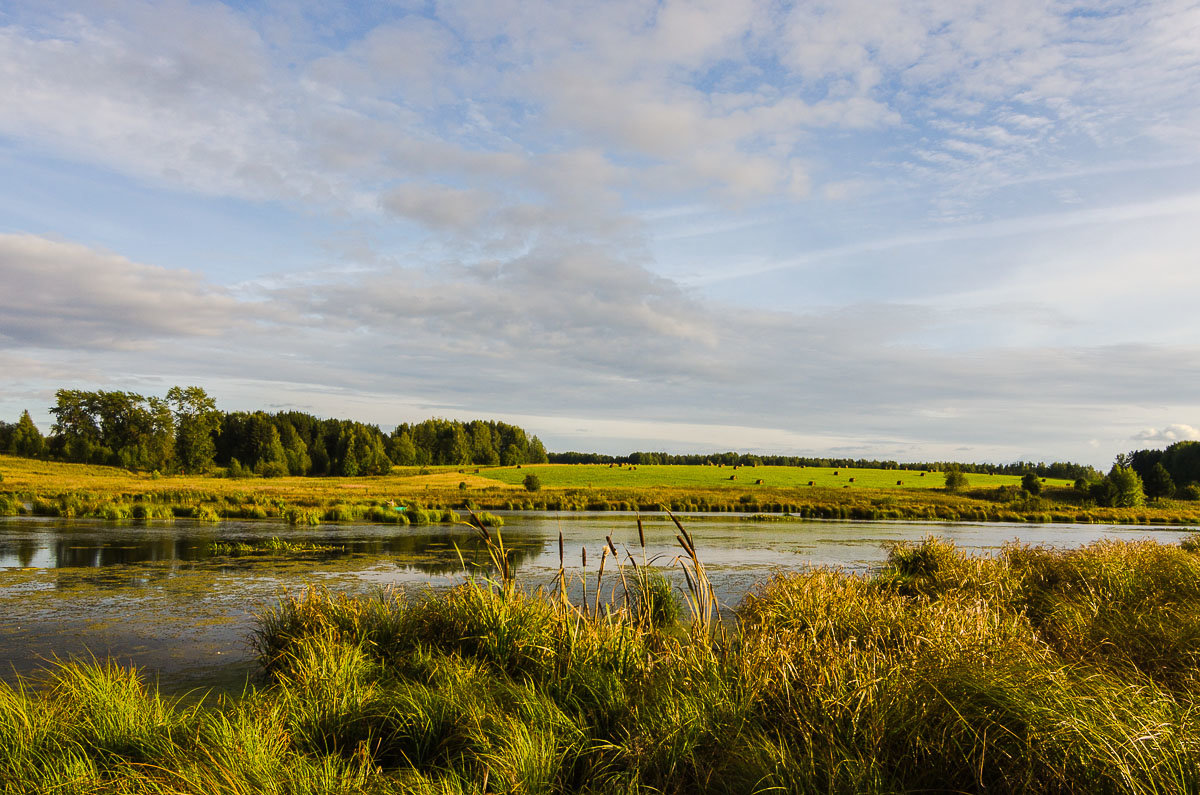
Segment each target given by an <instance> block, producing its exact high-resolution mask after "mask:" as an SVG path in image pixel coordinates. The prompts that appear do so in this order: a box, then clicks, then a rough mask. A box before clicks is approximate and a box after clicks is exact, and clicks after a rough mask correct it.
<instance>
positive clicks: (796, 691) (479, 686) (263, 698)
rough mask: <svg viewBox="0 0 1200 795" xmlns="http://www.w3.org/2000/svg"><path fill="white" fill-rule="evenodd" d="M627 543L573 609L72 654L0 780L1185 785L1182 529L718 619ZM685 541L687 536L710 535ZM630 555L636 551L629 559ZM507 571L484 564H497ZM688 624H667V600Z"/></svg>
mask: <svg viewBox="0 0 1200 795" xmlns="http://www.w3.org/2000/svg"><path fill="white" fill-rule="evenodd" d="M685 540H686V539H685V538H684V537H683V536H682V535H681V545H683V550H682V554H683V556H684V558H685V560H686V562H687V564H688V566H689V569H690V577H691V582H692V585H693V587H692V589H691V590H690V591H688V592H686V593H685V594H684V595H683V596H684V597H685V601H684V603H683V604H682V605H680V604H678V603H674V606H672V604H673V602H672V601H671V600H670V599H668V598H667V597H666V595H665V591H664V589H663V588H662V586H661V581H659V580H657V578H655V577H654V576H653V575H647V576H645V577H642V576H641V573H644V572H645V571H646V570H644V569H641V570H635V568H634V567H633V566H632V564H631V563H630V562H629V559H628V558H627V557H624V553H622V555H623V557H622V565H621V567H620V569H619V570H617V568H616V567H615V566H614V561H613V559H612V558H608V557H607V556H606V563H607V564H608V567H607V571H606V573H605V575H604V578H603V579H600V580H597V573H598V572H597V571H596V569H597V566H596V563H595V562H594V563H593V566H592V570H591V571H590V572H582V571H575V572H570V571H564V572H563V577H564V578H570V577H572V576H579V575H582V574H587V579H588V582H589V583H590V586H591V592H592V594H593V598H594V594H595V592H596V590H597V587H596V586H597V584H598V583H601V584H602V585H601V587H600V590H602V591H603V592H604V593H605V594H606V595H609V596H611V597H612V604H613V607H612V608H611V609H608V610H606V609H605V608H604V606H603V604H601V606H600V609H599V610H597V609H596V605H595V603H592V601H591V599H589V604H588V605H587V606H586V607H585V606H583V605H575V606H572V605H569V604H566V603H565V602H564V601H563V600H562V599H560V598H559V597H558V596H557V595H555V594H528V593H524V592H522V591H521V590H520V589H519V588H518V587H516V586H514V585H511V584H509V583H501V582H499V581H497V583H495V584H487V583H474V584H468V585H465V586H463V587H461V588H459V589H457V590H455V591H453V592H451V593H449V594H446V595H443V596H433V595H428V594H416V595H408V596H406V595H402V594H396V593H389V594H381V595H379V596H377V597H374V598H348V597H342V596H338V595H334V594H329V593H324V592H313V593H309V594H307V595H305V596H302V597H299V598H295V599H290V600H285V601H284V602H283V603H282V604H281V605H280V606H279V607H278V609H276V610H275V611H274V612H272V613H270V614H268V615H266V616H264V617H263V618H262V620H261V623H260V626H259V630H258V635H257V643H258V648H259V650H260V652H261V656H260V662H261V665H262V668H263V670H264V672H265V673H264V676H265V679H264V680H263V681H262V683H261V684H260V686H258V687H256V688H254V689H251V690H250V691H248V692H246V693H245V694H243V695H242V696H241V697H237V698H221V699H212V700H209V701H206V702H201V703H199V704H197V703H196V702H195V700H194V699H193V700H190V701H188V702H186V703H185V702H174V701H169V700H164V699H163V698H161V697H160V696H159V695H158V694H157V693H156V690H155V688H154V687H153V685H151V684H148V683H147V682H145V681H144V680H143V679H141V678H139V677H138V675H137V674H136V673H134V672H130V671H127V670H123V669H119V668H116V667H114V666H110V665H107V664H104V663H97V664H88V665H75V664H72V665H66V666H63V667H61V668H58V669H56V670H55V671H54V672H53V673H52V674H50V675H49V677H48V679H46V680H45V681H43V682H40V683H38V685H39V686H38V687H37V688H34V687H29V688H25V689H21V688H18V689H12V688H8V687H5V686H0V782H3V783H4V786H5V787H7V789H6V790H5V791H10V792H18V791H22V792H23V791H54V792H173V793H184V792H186V793H202V792H203V793H215V792H259V793H275V792H278V793H283V792H288V793H306V792H357V791H364V792H380V793H384V792H388V793H390V792H420V793H424V792H437V793H458V792H471V793H483V792H513V793H516V792H528V793H543V792H544V793H571V792H595V793H600V792H605V793H607V792H614V793H615V792H633V791H647V790H650V791H662V792H678V793H684V792H738V793H742V792H756V791H758V792H770V791H774V792H845V793H860V792H865V793H870V792H916V791H939V792H942V791H956V792H984V791H986V792H1006V793H1007V792H1013V793H1015V792H1089V793H1109V792H1111V793H1118V792H1120V793H1129V792H1147V793H1149V792H1156V793H1158V792H1178V793H1184V792H1196V791H1197V789H1198V787H1200V785H1198V782H1200V709H1198V707H1200V554H1198V553H1197V550H1196V547H1195V545H1193V544H1189V543H1185V544H1184V545H1183V546H1171V545H1159V544H1155V543H1152V542H1140V543H1101V544H1096V545H1093V546H1091V547H1088V548H1085V549H1080V550H1073V551H1051V550H1044V549H1034V548H1028V547H1010V548H1008V549H1006V550H1005V551H1004V553H1003V554H1002V555H1001V556H999V557H998V558H994V559H978V558H972V557H967V556H964V555H962V554H960V553H959V552H958V551H956V550H955V549H954V548H953V547H951V546H949V545H948V544H945V543H943V542H939V541H933V540H930V541H927V542H925V543H923V544H920V545H912V546H904V547H900V548H898V549H897V550H896V551H895V552H894V553H893V554H892V556H891V558H890V560H889V562H888V564H887V566H886V567H885V568H884V570H883V571H881V572H880V573H878V574H877V575H874V576H871V577H859V576H854V575H850V574H846V573H843V572H839V571H834V570H824V569H821V570H814V571H809V572H805V573H800V574H793V575H788V576H782V577H777V578H775V579H773V580H770V581H768V582H765V583H763V584H762V585H761V586H760V587H759V588H758V589H757V590H756V591H755V592H754V593H753V594H752V595H751V596H749V597H748V598H747V599H746V600H745V602H744V603H743V604H742V605H741V606H740V608H739V609H738V613H737V619H738V620H737V621H736V622H735V623H726V624H724V625H711V624H708V623H706V622H705V621H703V620H701V621H699V622H697V621H694V620H691V618H690V617H693V616H700V617H701V618H702V619H703V616H704V613H705V611H704V609H703V606H704V604H705V602H706V600H705V591H704V577H703V568H702V566H697V555H695V554H693V553H694V552H697V551H696V550H694V549H692V548H691V547H690V543H687V544H685V543H684V541H685ZM698 552H700V553H702V550H699V551H698ZM634 559H635V560H636V559H637V555H636V553H635V556H634ZM499 579H503V578H502V577H500V578H499ZM681 617H682V618H681Z"/></svg>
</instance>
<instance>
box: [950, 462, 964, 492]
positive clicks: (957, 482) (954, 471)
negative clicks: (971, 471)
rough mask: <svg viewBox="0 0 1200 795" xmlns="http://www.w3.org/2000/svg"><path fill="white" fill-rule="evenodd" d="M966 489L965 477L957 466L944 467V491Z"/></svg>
mask: <svg viewBox="0 0 1200 795" xmlns="http://www.w3.org/2000/svg"><path fill="white" fill-rule="evenodd" d="M966 487H967V476H966V475H964V474H963V472H962V470H961V469H959V468H958V467H957V466H954V465H951V466H948V467H946V491H962V490H963V489H965V488H966Z"/></svg>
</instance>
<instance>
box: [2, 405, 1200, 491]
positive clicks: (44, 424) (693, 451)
mask: <svg viewBox="0 0 1200 795" xmlns="http://www.w3.org/2000/svg"><path fill="white" fill-rule="evenodd" d="M63 388H67V387H63ZM70 388H81V389H85V388H86V387H85V386H74V387H70ZM105 391H108V390H105ZM113 391H125V392H135V391H136V390H133V389H123V390H122V389H115V390H113ZM164 391H165V390H164ZM158 396H161V395H158ZM217 408H218V409H219V410H220V411H222V412H229V413H232V412H236V411H246V412H254V411H264V412H266V413H268V414H277V413H281V412H287V411H299V412H301V413H312V414H313V416H316V417H318V418H319V419H334V420H350V421H354V422H363V423H365V424H369V425H375V426H377V427H378V428H379V429H380V430H381V431H382V432H383V433H385V434H388V435H390V434H391V433H392V432H393V431H394V430H395V429H396V428H397V427H399V426H400V425H401V424H404V423H407V424H410V425H413V424H417V423H419V422H422V421H424V420H428V419H455V420H461V421H464V422H465V421H471V420H484V421H489V420H493V421H500V422H510V423H512V424H514V425H518V426H519V427H522V428H523V429H524V430H525V431H527V432H528V433H529V434H530V435H532V436H537V437H538V438H539V439H541V440H542V442H543V443H545V444H546V449H547V452H548V453H549V454H550V455H565V454H570V453H577V454H581V455H600V456H611V457H617V458H619V457H628V456H630V455H634V454H636V453H665V454H668V455H674V456H720V455H723V454H726V453H736V454H738V455H750V456H782V457H795V458H814V459H822V458H824V459H838V460H849V461H858V460H865V461H878V462H884V461H893V462H895V463H897V464H900V465H910V464H923V463H958V464H973V465H980V466H1006V465H1010V464H1014V463H1018V462H1024V463H1030V464H1037V463H1042V464H1053V463H1075V464H1082V465H1086V466H1091V467H1093V468H1095V469H1096V470H1098V471H1100V472H1106V471H1107V470H1108V469H1109V467H1111V465H1112V463H1113V461H1114V460H1115V459H1116V456H1117V455H1119V454H1121V453H1128V452H1130V451H1131V450H1133V449H1159V448H1161V447H1166V446H1169V445H1170V444H1173V443H1174V442H1167V443H1165V444H1161V445H1143V446H1141V447H1133V448H1130V449H1127V450H1119V451H1116V452H1114V453H1113V456H1112V458H1111V459H1109V460H1108V461H1107V462H1099V461H1087V460H1078V459H1069V458H1065V457H1043V458H1012V459H988V458H977V459H967V458H962V457H959V458H933V457H931V458H890V457H877V456H871V455H860V454H851V453H847V452H843V451H839V450H836V449H830V450H811V449H799V448H783V447H774V448H761V447H748V446H745V445H736V444H735V445H732V446H726V447H716V446H712V445H705V444H704V443H702V442H690V443H685V445H684V446H674V447H664V446H658V447H624V448H622V447H617V446H609V447H607V448H594V449H589V448H579V447H576V448H562V449H560V448H558V447H555V446H554V445H552V444H550V443H547V439H548V438H549V439H552V438H553V437H552V436H548V435H546V434H544V433H541V432H539V431H538V429H537V428H536V427H532V426H528V425H523V424H522V423H521V422H518V421H515V420H514V418H512V417H500V416H493V415H488V414H487V413H486V412H485V413H484V414H480V415H471V416H467V415H465V414H464V415H462V416H454V417H452V416H448V415H445V414H440V415H439V414H431V415H429V416H426V417H419V418H410V419H404V420H401V421H400V422H394V423H383V422H372V421H370V420H364V419H362V418H360V417H353V416H345V415H339V414H337V413H333V414H321V413H313V412H308V411H305V410H303V409H300V408H298V407H295V406H291V407H286V406H275V407H270V408H263V407H258V408H253V407H251V408H236V409H227V408H225V407H224V406H223V405H222V404H221V401H220V400H219V399H218V400H217ZM24 410H25V409H22V411H24ZM29 412H30V417H31V418H32V419H33V420H34V423H35V424H36V425H37V426H38V429H39V430H40V431H41V432H42V433H43V434H44V435H46V436H49V435H50V434H51V429H52V425H53V420H52V419H50V418H49V413H48V411H47V412H45V413H44V414H43V417H42V419H41V420H39V418H38V413H37V412H35V411H34V410H33V409H29ZM19 417H20V413H19V412H18V414H17V416H15V417H11V418H9V417H0V422H15V421H16V420H17V419H18V418H19ZM750 430H753V431H756V432H757V431H760V430H761V429H750ZM1177 441H1190V440H1182V439H1181V440H1177ZM610 442H613V440H610Z"/></svg>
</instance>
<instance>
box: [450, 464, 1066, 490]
mask: <svg viewBox="0 0 1200 795" xmlns="http://www.w3.org/2000/svg"><path fill="white" fill-rule="evenodd" d="M471 471H474V468H472V470H471ZM479 474H480V476H481V477H485V478H488V479H490V480H495V481H498V482H500V483H506V484H509V485H513V486H519V485H521V483H522V482H523V481H524V479H525V476H526V475H528V474H535V475H537V476H538V478H539V479H540V480H541V482H542V486H543V487H546V486H549V487H553V488H572V489H579V488H601V489H612V488H631V489H639V488H641V489H671V488H691V489H745V488H747V487H750V486H759V487H762V486H766V487H769V488H783V489H803V488H822V489H829V488H839V489H840V488H845V487H849V488H859V489H940V488H943V487H944V486H945V484H946V479H945V476H944V475H942V473H940V472H924V471H913V470H903V469H848V468H846V467H841V468H832V467H829V468H826V467H782V466H757V467H755V466H741V467H733V466H715V465H714V466H681V465H680V466H676V465H669V464H668V465H638V466H634V465H631V464H624V465H614V466H611V467H610V466H609V465H608V464H526V465H525V466H523V467H496V468H489V469H481V470H480V472H479ZM967 480H968V481H969V484H970V485H971V486H978V487H997V486H1020V484H1021V477H1020V476H1019V475H968V476H967ZM759 481H762V482H761V483H759ZM1045 483H1046V486H1047V487H1051V488H1054V487H1057V488H1066V487H1069V486H1071V481H1069V480H1056V479H1053V478H1051V479H1047V480H1046V481H1045ZM810 484H811V486H810Z"/></svg>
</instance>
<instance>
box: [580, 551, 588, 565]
mask: <svg viewBox="0 0 1200 795" xmlns="http://www.w3.org/2000/svg"><path fill="white" fill-rule="evenodd" d="M580 551H581V552H582V553H583V567H584V568H585V569H586V568H587V547H583V548H582V549H581V550H580Z"/></svg>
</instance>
